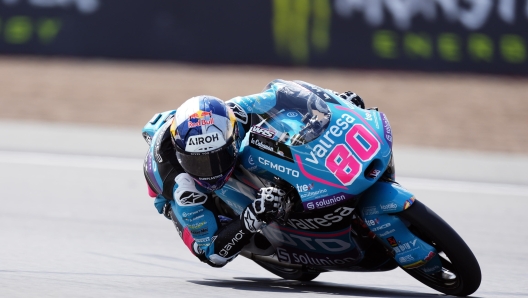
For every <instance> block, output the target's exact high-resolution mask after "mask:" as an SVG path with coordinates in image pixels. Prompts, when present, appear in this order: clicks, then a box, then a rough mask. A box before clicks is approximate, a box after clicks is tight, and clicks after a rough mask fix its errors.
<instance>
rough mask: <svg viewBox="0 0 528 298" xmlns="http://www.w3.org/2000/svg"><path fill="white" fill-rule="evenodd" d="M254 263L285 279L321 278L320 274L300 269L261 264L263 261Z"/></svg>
mask: <svg viewBox="0 0 528 298" xmlns="http://www.w3.org/2000/svg"><path fill="white" fill-rule="evenodd" d="M253 261H254V262H255V263H257V264H258V265H259V266H260V267H262V268H264V269H266V270H268V271H269V272H271V273H273V274H275V275H277V276H280V277H282V278H284V279H291V280H299V281H311V280H313V279H314V278H316V277H317V276H319V274H320V273H319V272H306V271H303V270H299V269H291V268H285V267H280V266H277V265H273V264H270V263H266V262H261V261H256V260H253Z"/></svg>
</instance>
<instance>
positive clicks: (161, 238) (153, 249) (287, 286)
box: [0, 121, 528, 297]
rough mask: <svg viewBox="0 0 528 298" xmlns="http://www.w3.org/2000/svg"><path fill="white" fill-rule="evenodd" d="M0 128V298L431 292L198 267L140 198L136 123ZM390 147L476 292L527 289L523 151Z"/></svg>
mask: <svg viewBox="0 0 528 298" xmlns="http://www.w3.org/2000/svg"><path fill="white" fill-rule="evenodd" d="M0 135H1V136H2V140H1V141H0V297H239V296H242V295H250V296H251V297H270V296H271V295H272V296H273V297H305V296H307V295H308V296H309V297H327V296H351V297H433V296H438V295H439V293H438V292H436V291H434V290H431V289H429V288H428V287H426V286H423V285H422V284H421V283H419V282H417V281H415V280H414V279H413V278H411V277H410V276H408V275H407V274H406V273H404V272H403V271H401V270H399V269H396V270H393V271H390V272H385V273H346V272H332V273H325V274H321V275H320V276H319V277H318V278H317V279H316V280H315V281H313V282H311V283H303V282H295V281H285V280H281V279H279V278H277V277H275V276H274V275H272V274H270V273H267V272H266V271H265V270H264V269H261V268H260V267H258V266H257V265H256V264H254V263H252V262H251V261H249V260H247V259H245V258H243V257H239V258H237V259H236V260H235V261H233V262H231V263H230V264H228V265H227V266H226V267H224V268H222V269H215V268H210V267H208V266H207V265H205V264H202V263H200V262H199V261H198V260H196V259H194V257H192V256H191V255H190V253H189V252H188V251H187V248H186V247H185V246H184V245H183V244H182V242H181V240H179V238H178V236H177V234H176V232H175V230H174V227H173V226H172V224H171V223H170V222H169V221H168V220H166V219H165V218H163V217H162V216H160V215H158V214H157V212H156V211H155V209H154V207H153V205H152V199H151V198H149V197H148V196H147V192H146V187H145V182H144V180H143V174H142V159H143V156H144V154H145V152H146V149H147V145H146V144H145V143H144V141H143V140H142V138H141V135H140V128H138V129H137V130H131V129H117V128H105V127H79V126H76V127H69V126H64V125H51V124H46V125H44V124H41V123H28V122H25V123H15V122H2V121H0ZM396 142H397V141H396ZM396 144H397V143H396ZM395 146H396V147H395V158H396V169H397V178H398V180H399V181H400V182H401V183H402V184H403V185H404V186H406V187H407V188H408V189H409V190H411V191H413V192H414V193H415V194H416V197H417V198H418V199H419V200H421V201H422V202H424V203H425V204H426V205H428V206H429V207H431V208H432V209H433V210H435V211H436V212H437V213H438V214H440V215H441V216H442V217H443V218H444V219H445V220H446V221H447V222H448V223H450V224H451V226H453V227H454V228H455V230H457V231H458V233H459V234H460V235H461V236H462V237H463V238H464V240H465V241H466V242H467V243H468V245H469V246H470V247H471V248H472V250H473V252H474V253H475V255H476V257H477V259H478V260H479V262H480V265H481V267H482V274H483V281H482V285H481V287H480V289H479V290H478V291H477V292H476V293H475V294H474V295H473V296H474V297H526V296H528V282H527V281H528V273H527V271H526V270H528V256H527V252H528V248H527V244H528V219H527V217H526V216H525V213H526V212H528V177H527V176H526V175H525V173H526V169H527V168H528V157H527V156H513V155H510V156H506V155H501V154H482V153H478V154H477V153H471V152H456V151H445V150H425V149H413V148H404V147H402V148H400V147H397V145H395Z"/></svg>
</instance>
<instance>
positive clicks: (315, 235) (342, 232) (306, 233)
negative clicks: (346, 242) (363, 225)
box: [278, 226, 351, 238]
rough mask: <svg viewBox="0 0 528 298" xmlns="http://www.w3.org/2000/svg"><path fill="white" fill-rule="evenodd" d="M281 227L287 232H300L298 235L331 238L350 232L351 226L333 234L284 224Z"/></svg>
mask: <svg viewBox="0 0 528 298" xmlns="http://www.w3.org/2000/svg"><path fill="white" fill-rule="evenodd" d="M278 227H279V230H281V231H286V232H290V233H293V234H298V235H303V236H308V237H318V238H329V237H338V236H341V235H345V234H347V233H349V232H350V230H351V228H350V227H348V228H346V229H344V230H342V231H339V232H335V233H333V234H325V233H317V234H316V233H308V232H301V231H300V230H295V229H289V228H286V227H283V226H278Z"/></svg>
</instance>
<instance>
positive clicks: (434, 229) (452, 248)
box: [397, 201, 482, 296]
mask: <svg viewBox="0 0 528 298" xmlns="http://www.w3.org/2000/svg"><path fill="white" fill-rule="evenodd" d="M397 215H398V216H399V217H400V218H402V219H403V221H404V222H406V223H408V224H409V230H410V231H411V232H413V233H414V234H415V235H416V236H418V237H419V238H420V239H422V240H423V241H425V242H427V243H428V244H429V245H431V246H433V247H434V248H435V249H436V251H437V253H438V256H439V257H440V259H441V261H442V267H443V268H446V269H448V270H449V271H451V272H453V273H454V274H455V275H456V278H455V279H453V280H447V279H443V278H442V277H441V276H440V275H430V274H427V273H425V272H424V271H422V270H421V269H420V268H416V269H403V268H402V269H403V270H404V271H405V272H407V273H408V274H410V275H411V276H412V277H414V278H416V279H417V280H419V281H420V282H422V283H423V284H425V285H427V286H429V287H431V288H433V289H435V290H437V291H439V292H442V293H444V294H447V295H454V296H467V295H471V294H473V293H474V292H475V291H476V290H477V289H478V288H479V286H480V282H481V279H482V274H481V271H480V266H479V264H478V262H477V259H476V258H475V255H473V252H472V251H471V249H469V247H468V246H467V244H466V243H465V242H464V240H462V238H461V237H460V236H459V235H458V234H457V232H455V230H453V228H451V226H449V224H447V223H446V222H445V221H444V220H443V219H442V218H441V217H440V216H438V215H437V214H436V213H435V212H434V211H432V210H431V209H429V208H428V207H427V206H425V205H424V204H423V203H421V202H419V201H415V202H414V204H413V205H412V206H411V207H409V209H407V210H405V211H403V212H401V213H398V214H397Z"/></svg>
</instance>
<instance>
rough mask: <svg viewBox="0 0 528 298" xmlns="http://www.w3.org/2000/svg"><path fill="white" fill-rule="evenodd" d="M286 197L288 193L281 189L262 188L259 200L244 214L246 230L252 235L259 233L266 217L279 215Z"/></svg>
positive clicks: (248, 207) (258, 196)
mask: <svg viewBox="0 0 528 298" xmlns="http://www.w3.org/2000/svg"><path fill="white" fill-rule="evenodd" d="M285 195H286V192H284V190H282V189H279V188H275V187H264V188H261V189H260V190H259V192H258V194H257V199H256V200H255V201H253V203H251V204H250V205H249V206H247V208H246V210H244V212H243V213H242V220H244V224H245V226H246V228H247V229H248V230H249V231H250V232H252V233H255V232H257V231H258V230H259V229H260V226H262V222H263V221H264V220H266V217H268V216H270V215H271V216H273V215H275V213H277V211H278V210H279V207H280V206H281V204H282V201H283V199H284V196H285Z"/></svg>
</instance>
